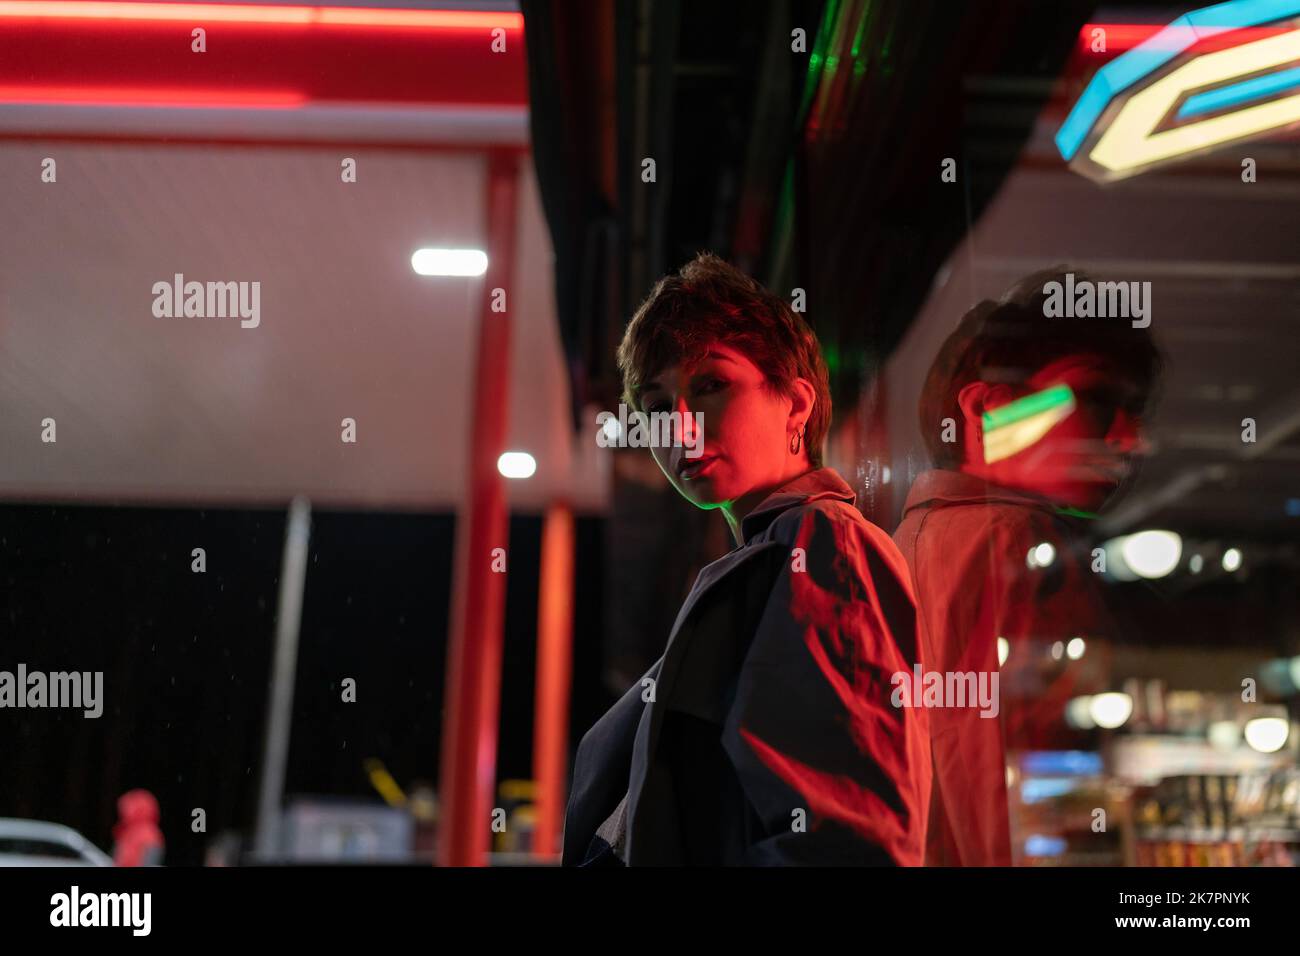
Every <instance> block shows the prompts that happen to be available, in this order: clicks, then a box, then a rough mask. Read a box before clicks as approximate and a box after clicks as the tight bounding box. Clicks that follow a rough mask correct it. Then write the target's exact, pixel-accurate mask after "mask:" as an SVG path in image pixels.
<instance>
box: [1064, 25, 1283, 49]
mask: <svg viewBox="0 0 1300 956" xmlns="http://www.w3.org/2000/svg"><path fill="white" fill-rule="evenodd" d="M1164 29H1167V27H1166V26H1164V25H1161V24H1157V23H1085V24H1084V25H1083V27H1082V28H1081V29H1080V30H1079V46H1081V47H1082V48H1083V49H1084V51H1085V52H1087V53H1091V52H1092V31H1093V30H1104V31H1106V52H1105V53H1099V54H1097V55H1098V56H1109V55H1111V54H1114V53H1122V52H1124V51H1125V50H1131V49H1133V47H1135V46H1137V45H1138V44H1139V43H1142V42H1143V41H1144V40H1149V39H1151V37H1153V36H1155V35H1156V34H1157V33H1159V32H1160V31H1161V30H1164ZM1186 29H1188V30H1191V29H1192V27H1187V28H1186ZM1292 29H1294V28H1293V27H1289V26H1284V27H1242V28H1241V29H1238V30H1226V29H1215V28H1212V27H1201V28H1200V29H1198V30H1197V31H1196V35H1197V37H1198V38H1200V39H1208V38H1210V37H1212V36H1215V35H1216V34H1220V33H1231V34H1232V35H1233V39H1234V42H1240V43H1250V42H1252V41H1254V40H1263V39H1264V38H1266V37H1271V36H1277V35H1278V34H1279V33H1289V32H1290V31H1291V30H1292Z"/></svg>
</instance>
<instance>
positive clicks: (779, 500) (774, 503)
mask: <svg viewBox="0 0 1300 956" xmlns="http://www.w3.org/2000/svg"><path fill="white" fill-rule="evenodd" d="M821 498H833V499H836V500H839V501H847V502H848V503H849V504H853V503H854V502H856V501H857V500H858V496H857V493H856V492H855V491H854V490H853V489H852V488H850V487H849V486H848V484H847V483H846V482H845V481H844V479H843V478H841V477H840V475H839V472H837V471H836V470H835V469H834V468H816V469H814V470H812V471H809V472H805V473H804V474H802V475H800V476H799V477H798V478H796V479H794V480H793V481H790V482H787V483H786V484H785V485H782V486H781V487H780V488H778V489H777V490H776V491H774V492H772V493H771V494H770V495H768V496H767V497H766V498H764V499H763V500H762V501H761V502H759V505H758V507H757V508H755V509H754V510H753V511H751V512H750V513H749V514H747V515H745V517H744V519H743V520H742V521H741V522H740V534H741V537H742V538H744V539H745V544H749V542H750V541H751V540H752V539H753V538H754V536H755V535H757V534H761V533H762V532H763V531H765V530H767V528H768V526H770V525H771V524H772V522H773V521H775V520H776V519H777V516H778V515H780V514H781V513H782V512H784V511H789V510H790V509H791V508H793V507H795V506H796V505H802V504H806V503H807V502H809V501H817V500H818V499H821Z"/></svg>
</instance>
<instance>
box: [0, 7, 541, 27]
mask: <svg viewBox="0 0 1300 956" xmlns="http://www.w3.org/2000/svg"><path fill="white" fill-rule="evenodd" d="M0 18H21V19H42V20H46V19H60V20H144V21H155V22H163V21H178V20H179V21H185V22H195V23H199V24H202V23H203V22H204V21H207V22H224V23H275V24H286V25H297V26H310V25H314V24H320V25H324V26H352V27H409V28H412V29H424V30H491V29H494V28H497V27H500V28H503V29H505V30H508V31H519V30H522V29H523V28H524V18H523V14H520V13H509V12H499V11H475V10H391V9H378V8H375V9H371V8H367V7H309V6H299V7H266V6H258V5H254V4H224V3H220V4H219V3H133V2H128V3H108V2H100V0H68V2H52V0H3V2H0Z"/></svg>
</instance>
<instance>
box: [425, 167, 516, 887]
mask: <svg viewBox="0 0 1300 956" xmlns="http://www.w3.org/2000/svg"><path fill="white" fill-rule="evenodd" d="M518 162H519V158H518V156H517V155H515V154H514V153H510V152H497V153H492V154H490V156H489V158H488V183H487V237H488V242H487V255H488V267H487V274H486V275H485V276H484V282H483V305H482V308H481V313H480V320H479V322H480V324H479V336H478V356H477V359H476V368H475V375H474V393H473V400H472V404H471V405H470V407H469V409H468V414H469V415H470V416H471V418H472V427H471V429H470V455H469V461H470V466H469V482H468V487H467V491H468V507H467V508H466V509H465V510H464V511H463V512H462V513H461V515H460V516H459V519H458V520H457V522H456V569H455V572H454V576H453V581H452V584H453V593H452V622H451V632H450V640H449V641H448V645H447V684H446V691H445V693H444V695H443V699H444V701H445V702H446V708H445V711H444V716H443V728H442V752H441V770H440V775H439V781H438V788H439V790H440V791H441V804H442V806H441V812H440V814H439V817H440V819H439V825H438V862H439V864H440V865H442V866H483V865H485V864H486V862H487V857H486V854H487V851H488V849H489V845H488V843H489V837H490V836H491V829H490V828H491V822H492V820H491V812H492V805H493V804H492V801H493V789H494V786H495V780H496V755H497V721H498V716H499V714H500V701H501V645H502V640H503V627H504V623H505V594H506V592H505V584H506V576H505V573H504V572H501V571H498V570H494V569H493V566H494V563H495V564H496V566H497V567H498V568H499V567H500V566H501V565H500V563H499V562H494V557H493V556H494V551H495V549H496V548H501V549H503V550H502V551H501V552H499V553H500V554H505V550H504V549H506V548H507V546H508V544H509V531H510V528H509V521H508V514H507V511H506V494H505V479H504V478H503V477H502V476H501V474H500V473H499V472H498V471H497V458H498V457H500V455H501V453H502V452H503V451H505V450H506V449H505V443H506V435H507V432H506V429H507V426H508V425H509V416H508V409H509V395H510V393H509V384H510V317H509V316H510V313H509V308H510V306H511V305H513V304H514V297H513V294H512V293H511V291H510V280H511V277H512V274H513V269H514V261H515V213H516V208H515V207H516V195H517V192H518V188H517V186H518ZM496 288H501V289H505V290H506V307H507V310H506V311H504V312H493V311H492V290H493V289H496ZM507 566H508V564H507Z"/></svg>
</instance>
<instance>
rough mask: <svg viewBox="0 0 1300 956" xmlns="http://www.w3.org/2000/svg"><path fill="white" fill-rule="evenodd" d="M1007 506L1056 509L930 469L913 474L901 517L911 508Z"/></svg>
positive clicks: (1011, 491)
mask: <svg viewBox="0 0 1300 956" xmlns="http://www.w3.org/2000/svg"><path fill="white" fill-rule="evenodd" d="M962 504H1008V505H1021V506H1024V507H1029V508H1039V509H1042V510H1046V511H1051V512H1054V513H1055V512H1057V511H1059V509H1058V508H1057V507H1056V506H1055V505H1054V504H1053V503H1052V502H1051V501H1050V500H1048V499H1047V498H1044V497H1042V496H1041V495H1036V494H1033V493H1032V492H1028V491H1018V490H1016V489H1015V488H1004V487H1002V486H1000V485H991V484H989V483H988V482H987V481H985V480H984V479H983V478H976V477H975V476H974V475H968V474H965V473H964V472H960V471H948V470H946V469H938V468H936V469H934V470H932V471H924V472H922V473H921V474H919V475H917V477H916V480H915V481H914V482H912V489H911V490H910V491H909V492H908V493H907V503H906V504H905V505H904V506H903V514H904V515H906V514H907V513H908V512H909V511H912V510H913V509H915V508H925V507H929V506H932V505H962Z"/></svg>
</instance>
